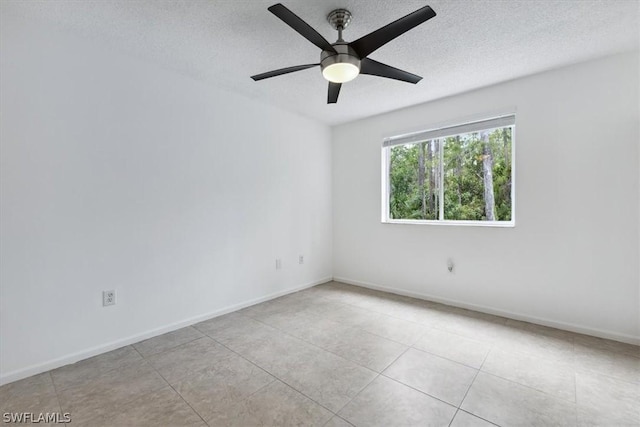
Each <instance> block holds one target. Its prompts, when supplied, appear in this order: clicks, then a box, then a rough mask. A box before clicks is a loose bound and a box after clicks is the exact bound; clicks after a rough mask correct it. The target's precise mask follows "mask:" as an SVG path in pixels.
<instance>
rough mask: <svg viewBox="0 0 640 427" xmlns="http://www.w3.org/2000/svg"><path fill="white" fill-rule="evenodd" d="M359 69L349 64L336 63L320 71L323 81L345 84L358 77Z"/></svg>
mask: <svg viewBox="0 0 640 427" xmlns="http://www.w3.org/2000/svg"><path fill="white" fill-rule="evenodd" d="M358 74H360V68H358V66H357V65H354V64H351V63H349V62H336V63H335V64H331V65H328V66H327V67H325V68H324V69H323V70H322V75H323V77H324V78H325V79H327V80H329V81H330V82H332V83H346V82H350V81H351V80H353V79H355V78H356V77H358Z"/></svg>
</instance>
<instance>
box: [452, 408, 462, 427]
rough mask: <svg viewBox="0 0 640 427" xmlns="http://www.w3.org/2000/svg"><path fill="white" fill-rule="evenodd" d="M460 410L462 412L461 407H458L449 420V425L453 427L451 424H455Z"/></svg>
mask: <svg viewBox="0 0 640 427" xmlns="http://www.w3.org/2000/svg"><path fill="white" fill-rule="evenodd" d="M458 412H460V408H456V413H455V414H453V418H451V421H449V427H451V424H453V420H455V419H456V415H458Z"/></svg>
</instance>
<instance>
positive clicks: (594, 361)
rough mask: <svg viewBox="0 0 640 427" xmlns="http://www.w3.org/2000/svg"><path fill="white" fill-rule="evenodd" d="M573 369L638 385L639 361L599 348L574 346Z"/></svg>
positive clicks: (639, 374) (632, 357)
mask: <svg viewBox="0 0 640 427" xmlns="http://www.w3.org/2000/svg"><path fill="white" fill-rule="evenodd" d="M575 368H576V370H577V371H580V372H598V373H601V374H605V375H609V376H611V377H614V378H617V379H619V380H623V381H631V382H636V383H640V359H639V358H637V357H634V356H630V355H628V354H626V353H619V352H613V351H609V350H605V349H603V348H601V347H586V346H576V348H575Z"/></svg>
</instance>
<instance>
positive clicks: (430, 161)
mask: <svg viewBox="0 0 640 427" xmlns="http://www.w3.org/2000/svg"><path fill="white" fill-rule="evenodd" d="M427 144H428V146H427V164H428V165H429V194H428V196H429V197H428V199H429V200H428V202H429V203H428V205H429V214H430V215H431V216H433V212H434V211H435V208H434V193H435V191H434V189H435V186H436V181H435V176H434V170H433V166H434V165H433V141H429V142H428V143H427ZM430 219H433V218H430Z"/></svg>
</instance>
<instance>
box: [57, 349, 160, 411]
mask: <svg viewBox="0 0 640 427" xmlns="http://www.w3.org/2000/svg"><path fill="white" fill-rule="evenodd" d="M166 386H167V383H166V381H164V380H163V379H162V377H161V376H160V375H158V373H157V372H156V371H155V370H154V369H153V367H152V366H151V365H149V364H148V363H147V362H146V361H144V360H142V361H139V362H135V363H133V364H130V365H127V366H126V367H125V368H121V369H116V370H113V371H110V372H106V373H104V374H102V375H101V376H99V377H97V378H94V379H92V380H91V381H89V382H85V383H83V384H81V385H78V386H74V387H70V388H68V389H65V390H63V391H62V392H58V398H59V400H60V406H61V407H62V410H63V412H69V413H71V418H72V420H73V421H74V422H77V423H83V422H86V421H89V420H91V419H93V418H97V417H100V416H104V415H110V414H113V413H115V412H116V411H118V410H119V409H118V408H120V407H122V406H123V405H126V404H127V403H129V402H131V401H132V400H134V399H137V398H140V397H142V396H143V395H145V394H148V393H151V392H154V391H158V390H160V389H162V388H164V387H166Z"/></svg>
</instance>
